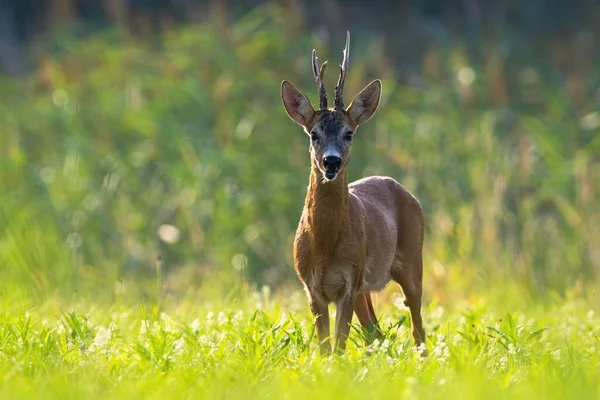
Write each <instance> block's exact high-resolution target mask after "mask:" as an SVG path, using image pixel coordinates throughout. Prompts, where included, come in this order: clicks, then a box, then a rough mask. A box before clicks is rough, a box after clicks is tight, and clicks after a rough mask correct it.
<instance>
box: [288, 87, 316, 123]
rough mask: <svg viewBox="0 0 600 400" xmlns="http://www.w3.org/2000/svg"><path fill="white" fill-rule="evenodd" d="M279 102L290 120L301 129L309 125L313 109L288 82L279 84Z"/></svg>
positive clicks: (313, 113) (304, 97)
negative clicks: (281, 102) (280, 101)
mask: <svg viewBox="0 0 600 400" xmlns="http://www.w3.org/2000/svg"><path fill="white" fill-rule="evenodd" d="M281 100H282V101H283V107H284V108H285V111H286V112H287V114H288V115H289V116H290V118H291V119H292V120H293V121H294V122H295V123H297V124H298V125H300V126H302V127H306V126H308V125H310V122H311V121H312V120H313V118H314V116H315V109H314V108H313V106H312V104H310V101H309V100H308V99H307V98H306V96H305V95H303V94H302V93H301V92H300V91H299V90H298V89H296V87H295V86H294V85H292V84H291V83H290V82H288V81H283V82H281Z"/></svg>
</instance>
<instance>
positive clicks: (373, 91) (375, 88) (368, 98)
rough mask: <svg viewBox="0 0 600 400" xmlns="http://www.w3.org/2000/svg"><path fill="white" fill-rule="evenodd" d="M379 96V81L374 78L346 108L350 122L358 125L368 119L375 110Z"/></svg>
mask: <svg viewBox="0 0 600 400" xmlns="http://www.w3.org/2000/svg"><path fill="white" fill-rule="evenodd" d="M380 98H381V81H380V80H379V79H376V80H374V81H373V82H371V83H369V84H368V85H367V86H366V87H365V88H364V89H363V90H361V91H360V93H359V94H357V95H356V96H355V97H354V99H353V100H352V103H350V105H349V106H348V108H347V109H346V112H347V113H348V116H349V117H350V119H351V120H352V122H354V124H356V126H358V125H362V124H364V123H365V122H367V121H368V120H370V119H371V117H372V116H373V114H375V110H377V106H378V105H379V99H380Z"/></svg>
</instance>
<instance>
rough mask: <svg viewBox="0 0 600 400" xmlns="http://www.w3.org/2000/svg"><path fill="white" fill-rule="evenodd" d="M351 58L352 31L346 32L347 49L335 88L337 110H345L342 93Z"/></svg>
mask: <svg viewBox="0 0 600 400" xmlns="http://www.w3.org/2000/svg"><path fill="white" fill-rule="evenodd" d="M349 58H350V31H346V47H344V59H343V60H342V64H340V77H339V79H338V82H337V85H336V87H335V99H334V104H335V108H336V110H343V109H344V99H343V98H342V92H343V91H344V81H345V80H346V72H347V71H348V60H349Z"/></svg>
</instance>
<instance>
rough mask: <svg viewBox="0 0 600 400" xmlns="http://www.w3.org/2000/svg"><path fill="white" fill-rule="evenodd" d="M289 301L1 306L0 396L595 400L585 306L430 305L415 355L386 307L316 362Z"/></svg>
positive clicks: (598, 338) (598, 368)
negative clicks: (338, 350)
mask: <svg viewBox="0 0 600 400" xmlns="http://www.w3.org/2000/svg"><path fill="white" fill-rule="evenodd" d="M286 297H288V296H286ZM295 298H296V299H297V300H295V301H296V302H298V304H295V305H293V306H292V307H291V308H293V309H297V310H299V311H297V312H289V311H287V310H283V309H281V307H280V306H279V305H278V303H279V302H278V300H277V298H271V297H269V296H268V293H263V294H262V295H260V294H256V295H254V296H246V297H245V298H244V299H243V300H238V301H236V302H234V303H232V304H231V305H229V306H223V307H222V308H219V307H212V306H211V305H210V304H209V303H205V302H198V301H194V300H192V299H187V300H185V301H183V302H179V303H178V304H175V303H172V304H169V305H166V306H165V307H163V309H160V308H159V307H157V306H152V305H150V304H148V305H146V306H141V307H136V306H126V305H124V304H121V305H118V304H115V305H110V304H108V305H102V304H98V303H93V302H89V301H84V300H74V301H73V303H72V304H69V303H66V304H65V303H62V304H61V303H56V302H48V303H45V304H43V305H39V306H36V307H25V308H21V307H19V306H16V305H14V304H11V305H7V304H5V305H4V306H3V307H2V310H1V311H0V397H2V398H24V397H37V398H84V397H85V398H90V399H92V398H106V397H107V396H118V397H119V398H140V397H143V398H190V397H202V398H257V399H258V398H319V399H321V398H322V399H326V398H332V397H341V396H343V397H344V398H355V399H359V398H365V397H378V398H381V397H384V396H385V397H393V398H399V397H410V396H417V397H424V398H523V399H526V398H527V399H528V398H555V399H564V398H589V399H596V398H597V396H598V395H599V393H600V392H599V389H600V352H599V349H600V315H599V314H598V313H596V312H595V311H594V310H590V309H589V308H588V306H587V305H586V304H585V303H584V302H576V301H572V302H567V303H558V302H555V303H553V304H552V305H549V306H546V307H539V306H537V305H536V304H535V303H528V304H527V305H526V306H525V307H522V308H521V309H519V310H513V311H509V312H507V311H506V307H505V306H504V305H503V304H488V305H486V306H478V305H475V304H464V305H461V306H456V307H452V308H451V309H450V308H449V309H445V308H443V307H441V306H435V305H433V304H432V305H431V306H429V307H426V308H425V309H424V316H425V323H426V327H427V329H428V340H427V342H428V347H429V351H430V355H429V356H428V357H427V358H426V359H422V358H421V357H420V356H419V355H418V353H417V352H416V351H415V350H414V349H413V347H412V341H411V339H410V332H409V329H408V327H409V320H408V313H407V312H406V310H404V309H402V308H396V306H394V305H393V304H386V305H384V307H383V309H382V311H383V312H382V315H383V318H382V323H383V326H384V327H385V328H386V332H385V336H386V337H385V339H383V340H382V341H380V342H379V341H378V342H375V343H374V344H371V345H370V346H366V345H365V344H364V340H363V338H364V337H363V335H362V331H361V330H360V328H358V327H357V326H355V328H356V329H353V330H352V332H351V340H350V341H349V348H348V351H347V352H346V354H344V355H342V356H334V357H331V358H328V357H321V356H319V352H318V348H317V345H318V343H317V340H316V338H315V333H314V327H313V325H312V323H311V320H310V318H309V315H308V313H307V311H306V309H305V308H304V306H305V305H304V302H303V301H302V300H303V299H302V296H295ZM482 300H483V301H485V299H482ZM289 301H290V300H289V297H288V299H287V300H286V302H287V303H288V304H289ZM398 304H400V303H398ZM257 306H261V309H257V308H256V307H257ZM399 322H400V323H399Z"/></svg>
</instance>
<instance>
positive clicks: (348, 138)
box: [344, 131, 352, 142]
mask: <svg viewBox="0 0 600 400" xmlns="http://www.w3.org/2000/svg"><path fill="white" fill-rule="evenodd" d="M344 140H346V141H347V142H351V141H352V132H351V131H348V132H346V134H345V135H344Z"/></svg>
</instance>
